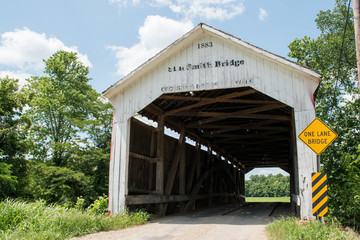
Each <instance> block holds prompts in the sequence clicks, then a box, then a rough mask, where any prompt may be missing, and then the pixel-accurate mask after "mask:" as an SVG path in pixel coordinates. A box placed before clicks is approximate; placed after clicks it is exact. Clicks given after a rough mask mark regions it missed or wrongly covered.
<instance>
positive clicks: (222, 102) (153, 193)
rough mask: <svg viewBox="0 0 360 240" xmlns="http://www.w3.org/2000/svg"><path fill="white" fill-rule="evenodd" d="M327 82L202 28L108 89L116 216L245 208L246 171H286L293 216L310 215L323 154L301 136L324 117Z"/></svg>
mask: <svg viewBox="0 0 360 240" xmlns="http://www.w3.org/2000/svg"><path fill="white" fill-rule="evenodd" d="M320 80H321V75H320V74H318V73H316V72H315V71H312V70H310V69H308V68H304V67H302V66H300V65H298V64H296V63H294V62H291V61H289V60H286V59H284V58H282V57H279V56H277V55H274V54H272V53H269V52H267V51H264V50H262V49H259V48H257V47H255V46H252V45H250V44H248V43H246V42H244V41H241V40H240V39H238V38H236V37H233V36H231V35H229V34H226V33H224V32H222V31H219V30H217V29H214V28H212V27H210V26H208V25H205V24H200V25H198V26H197V27H195V28H194V29H193V30H191V31H190V32H189V33H187V34H186V35H184V36H183V37H182V38H180V39H179V40H177V41H176V42H174V43H173V44H171V45H170V46H168V47H167V48H165V49H164V50H163V51H161V52H160V53H158V54H157V55H156V56H154V57H153V58H151V59H150V60H148V61H147V62H146V63H144V64H143V65H141V66H139V67H138V68H137V69H136V70H134V71H133V72H131V73H130V74H129V75H127V76H126V77H124V78H123V79H121V80H120V81H119V82H117V83H116V84H114V85H113V86H111V87H110V88H108V89H107V90H106V91H105V92H104V96H105V97H107V98H108V99H109V101H110V102H111V103H112V105H113V107H114V110H115V112H114V120H113V132H112V148H111V160H110V183H109V211H110V212H111V213H112V214H115V213H117V212H119V211H121V210H122V209H124V208H126V207H130V208H132V207H142V208H146V209H148V210H149V211H153V212H157V213H159V214H161V215H164V214H171V213H174V212H178V211H186V210H189V209H194V208H197V207H199V206H207V205H210V204H215V203H217V204H219V203H220V204H221V203H228V202H235V201H243V200H244V194H245V177H244V176H245V173H247V172H249V171H251V170H252V169H254V168H259V167H280V168H281V169H283V170H285V171H286V172H288V173H289V174H290V185H291V204H292V210H293V211H294V212H296V213H297V214H298V215H299V216H300V217H301V218H311V215H312V212H311V208H312V204H311V173H312V172H315V170H316V155H315V154H314V153H313V152H312V151H311V150H310V149H309V148H308V147H307V146H306V145H305V144H304V143H303V142H302V141H299V140H298V139H297V135H298V134H299V133H301V131H302V130H303V129H304V128H305V127H306V126H307V125H308V124H309V123H310V122H311V121H312V120H313V119H314V118H315V107H314V94H315V92H316V89H317V88H318V86H319V83H320ZM136 116H143V117H146V118H147V119H149V120H152V121H154V123H153V124H152V126H151V125H149V124H145V123H143V122H142V121H139V120H138V117H136ZM167 129H171V130H173V131H175V132H176V133H177V137H176V138H173V137H170V136H168V135H166V134H164V132H165V131H167Z"/></svg>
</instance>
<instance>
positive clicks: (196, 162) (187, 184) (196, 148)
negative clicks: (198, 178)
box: [186, 141, 200, 192]
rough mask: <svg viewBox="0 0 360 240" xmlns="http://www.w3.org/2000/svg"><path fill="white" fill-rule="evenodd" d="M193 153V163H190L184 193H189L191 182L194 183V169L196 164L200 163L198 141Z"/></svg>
mask: <svg viewBox="0 0 360 240" xmlns="http://www.w3.org/2000/svg"><path fill="white" fill-rule="evenodd" d="M195 151H196V153H195V157H194V159H193V161H192V163H191V167H190V171H189V176H188V181H187V183H186V192H190V191H191V188H192V185H193V181H194V175H195V170H196V167H197V165H198V162H199V161H200V143H199V141H196V145H195Z"/></svg>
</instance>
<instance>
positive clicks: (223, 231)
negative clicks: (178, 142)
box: [76, 203, 290, 240]
mask: <svg viewBox="0 0 360 240" xmlns="http://www.w3.org/2000/svg"><path fill="white" fill-rule="evenodd" d="M289 214H290V204H285V203H245V204H241V205H239V204H237V205H236V204H235V205H234V204H232V205H223V206H219V207H213V208H207V209H203V210H198V211H196V212H191V213H187V214H182V215H172V216H168V217H164V218H161V219H157V220H153V221H151V222H150V223H148V224H146V225H142V226H138V227H133V228H128V229H123V230H119V231H110V232H101V233H96V234H91V235H87V236H83V237H81V238H76V239H79V240H80V239H81V240H90V239H92V240H93V239H107V240H111V239H121V240H129V239H136V240H142V239H143V240H145V239H146V240H159V239H171V240H175V239H176V240H178V239H184V240H189V239H204V240H205V239H206V240H212V239H214V240H215V239H216V240H219V239H221V240H222V239H237V240H242V239H244V240H245V239H246V240H251V239H255V240H263V239H267V237H266V234H265V226H266V224H268V223H270V222H272V221H273V220H274V218H276V217H278V216H280V215H289Z"/></svg>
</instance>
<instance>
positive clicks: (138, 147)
mask: <svg viewBox="0 0 360 240" xmlns="http://www.w3.org/2000/svg"><path fill="white" fill-rule="evenodd" d="M154 132H155V128H153V127H151V126H148V125H146V124H144V123H141V122H139V121H138V120H136V119H132V120H131V131H130V136H131V137H130V158H129V170H128V196H134V195H144V194H158V193H157V192H156V189H155V180H154V179H155V176H152V177H151V179H152V184H149V182H148V180H149V179H150V176H151V175H153V174H154V175H156V171H155V168H154V166H153V165H154V164H156V163H155V162H150V159H146V158H141V157H140V158H139V156H148V157H149V158H151V157H152V156H151V154H150V153H151V146H153V144H152V143H151V140H154V139H155V138H153V137H152V135H153V134H154ZM177 141H178V140H177V139H174V138H172V137H169V136H165V142H166V147H165V149H164V150H165V151H164V152H165V159H164V160H165V161H164V163H165V164H164V172H165V173H167V172H169V171H170V169H171V165H172V163H173V162H172V160H173V157H174V152H175V151H176V147H177ZM155 145H156V143H155ZM199 152H200V165H199V166H200V167H201V169H200V171H199V172H200V175H201V173H203V172H205V171H206V170H208V169H210V168H212V167H213V166H214V164H216V165H221V166H222V167H218V168H216V170H215V171H214V173H213V174H212V176H210V177H208V178H206V179H205V181H204V182H203V184H202V185H203V187H202V188H201V191H199V194H203V195H206V194H207V195H208V196H207V197H205V198H206V199H208V200H206V201H204V200H199V201H198V202H197V203H196V202H195V203H194V206H197V207H198V206H206V205H209V204H212V203H213V202H212V199H214V203H215V202H217V203H219V202H224V201H225V202H228V201H235V200H236V199H235V197H231V195H232V194H234V193H237V194H239V193H240V192H239V191H240V189H237V185H236V184H234V180H235V181H236V179H239V178H240V177H241V175H240V174H239V173H240V171H238V170H235V169H234V168H233V167H232V165H229V164H227V163H226V162H225V161H223V160H220V159H219V158H218V157H217V156H214V155H212V154H209V152H205V151H203V150H199ZM135 154H138V155H139V156H137V155H135ZM194 156H196V147H194V146H192V145H189V144H186V145H185V149H184V150H183V154H182V158H183V160H184V161H183V162H184V166H183V167H184V177H185V178H183V179H182V177H181V174H180V172H181V171H180V169H181V167H180V165H179V166H178V168H177V171H176V174H175V181H174V185H173V187H172V190H171V194H170V195H172V196H176V195H179V196H184V195H185V196H187V195H189V194H190V193H191V190H192V189H193V188H188V189H186V188H185V186H186V184H188V181H189V179H191V178H190V167H191V166H192V165H193V161H195V159H194ZM151 166H152V167H151ZM224 169H227V170H224ZM150 170H151V171H150ZM229 173H231V175H229ZM194 174H195V172H194ZM163 176H165V177H166V176H167V175H166V174H164V175H163ZM231 178H232V179H233V180H232V179H231ZM198 179H199V177H196V176H195V177H194V178H193V180H192V181H193V183H191V184H190V186H192V187H193V186H194V185H195V183H196V182H197V180H198ZM166 180H167V178H164V182H166ZM239 180H240V179H239ZM182 182H183V183H182ZM239 183H240V181H239ZM181 186H183V187H181ZM224 193H227V195H226V194H224ZM242 194H244V192H242ZM158 195H159V194H158ZM160 195H161V194H160ZM212 195H215V197H213V196H212ZM224 196H225V197H224ZM139 197H141V196H139ZM144 198H147V197H144ZM154 203H156V202H154ZM160 205H161V204H159V206H158V209H159V208H160ZM176 205H177V203H169V205H168V213H171V211H179V210H180V209H176ZM143 206H144V207H147V206H149V205H146V204H143ZM149 210H151V209H149Z"/></svg>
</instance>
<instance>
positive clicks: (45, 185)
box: [29, 163, 91, 204]
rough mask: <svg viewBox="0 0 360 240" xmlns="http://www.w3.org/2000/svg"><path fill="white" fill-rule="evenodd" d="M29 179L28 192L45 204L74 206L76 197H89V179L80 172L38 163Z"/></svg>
mask: <svg viewBox="0 0 360 240" xmlns="http://www.w3.org/2000/svg"><path fill="white" fill-rule="evenodd" d="M30 177H31V178H30V179H31V180H30V183H29V191H30V192H32V193H36V197H37V198H41V199H44V200H45V201H47V202H51V203H54V202H56V203H61V204H74V203H76V200H77V196H86V195H91V183H90V177H87V176H85V174H84V173H82V172H80V171H73V170H71V169H69V168H66V167H57V166H49V165H47V164H45V163H38V164H35V165H34V166H33V169H32V171H31V176H30Z"/></svg>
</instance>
